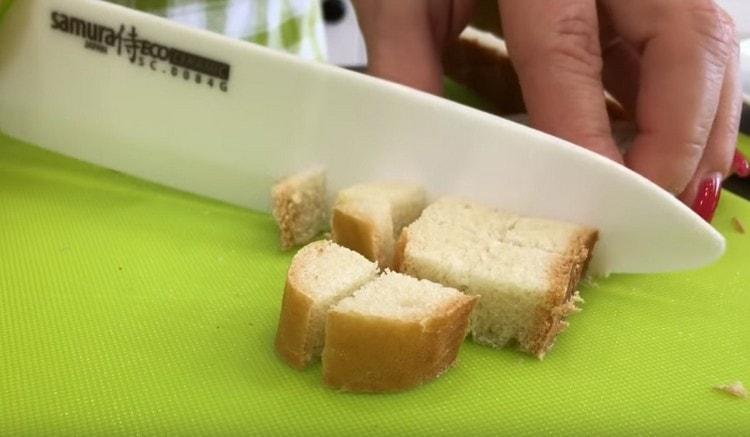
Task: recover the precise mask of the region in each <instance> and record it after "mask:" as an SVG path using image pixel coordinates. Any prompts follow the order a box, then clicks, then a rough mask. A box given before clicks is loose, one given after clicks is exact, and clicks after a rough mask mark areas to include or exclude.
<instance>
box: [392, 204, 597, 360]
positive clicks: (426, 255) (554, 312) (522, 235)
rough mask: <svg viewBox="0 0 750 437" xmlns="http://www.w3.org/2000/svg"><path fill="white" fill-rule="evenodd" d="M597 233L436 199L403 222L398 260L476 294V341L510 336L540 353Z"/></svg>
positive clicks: (558, 324) (567, 305) (415, 272)
mask: <svg viewBox="0 0 750 437" xmlns="http://www.w3.org/2000/svg"><path fill="white" fill-rule="evenodd" d="M595 241H596V233H595V232H594V231H592V230H588V229H587V228H584V227H581V226H576V225H571V224H567V223H563V222H552V221H549V220H540V219H526V218H520V217H517V216H514V215H511V214H505V213H501V212H496V211H494V210H492V209H490V208H487V207H485V206H482V205H479V204H476V203H473V202H469V201H461V200H456V199H441V200H438V201H437V202H435V203H434V204H432V205H430V206H429V207H427V209H425V210H424V212H423V213H422V215H421V216H420V218H419V219H418V220H417V221H415V222H414V223H412V224H411V225H409V226H408V227H406V228H405V229H404V230H403V232H402V234H401V238H400V239H399V244H398V248H397V251H396V254H397V255H396V257H397V268H398V269H399V271H401V272H404V273H406V274H409V275H412V276H415V277H418V278H424V279H429V280H431V281H435V282H439V283H441V284H444V285H446V286H449V287H454V288H456V289H458V290H461V291H463V292H465V293H466V294H468V295H472V296H481V300H480V301H479V303H478V304H477V308H476V310H475V311H474V313H473V315H472V319H471V332H472V336H473V338H474V340H475V341H476V342H478V343H481V344H486V345H490V346H493V347H503V346H505V345H506V344H508V343H509V342H511V341H513V340H515V341H517V342H518V344H519V347H520V349H521V350H523V351H526V352H529V353H531V354H534V355H536V356H537V357H539V358H542V357H543V356H544V354H545V353H546V352H547V351H548V350H549V348H550V347H551V346H552V344H553V343H554V340H555V337H556V336H557V334H558V333H559V332H560V331H562V330H563V329H564V328H565V327H566V326H567V322H566V321H565V317H566V316H567V315H568V314H570V313H571V312H573V311H575V310H576V307H575V304H576V303H577V302H578V301H580V298H578V295H577V293H576V291H575V290H576V288H577V286H578V282H579V281H580V278H581V275H582V273H583V270H584V266H585V265H586V263H587V262H588V259H589V257H590V253H591V249H592V248H593V244H594V242H595ZM587 244H590V246H586V245H587ZM584 256H585V257H584ZM582 257H584V258H582Z"/></svg>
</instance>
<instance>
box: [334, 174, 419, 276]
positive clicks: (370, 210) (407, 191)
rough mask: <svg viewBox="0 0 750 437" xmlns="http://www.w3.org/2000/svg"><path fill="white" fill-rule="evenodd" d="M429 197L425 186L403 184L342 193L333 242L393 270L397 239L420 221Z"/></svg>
mask: <svg viewBox="0 0 750 437" xmlns="http://www.w3.org/2000/svg"><path fill="white" fill-rule="evenodd" d="M426 197H427V196H426V194H425V191H424V189H423V188H422V187H421V186H419V185H415V184H407V183H400V182H374V183H368V184H358V185H354V186H352V187H350V188H347V189H345V190H342V191H341V192H339V194H338V196H337V198H336V202H335V204H334V207H333V214H332V219H331V229H332V238H333V241H335V242H336V243H338V244H341V245H342V246H345V247H348V248H350V249H352V250H356V251H357V252H359V253H361V254H362V255H364V256H365V257H367V258H368V259H370V260H372V261H376V262H377V263H378V264H379V265H380V267H381V268H389V267H391V266H392V265H393V250H394V244H395V240H396V238H397V237H398V235H399V234H400V233H401V229H403V227H404V226H406V225H408V224H409V223H411V222H413V221H414V220H416V219H417V217H419V214H420V213H421V212H422V210H423V209H424V207H425V205H426V203H427V199H426Z"/></svg>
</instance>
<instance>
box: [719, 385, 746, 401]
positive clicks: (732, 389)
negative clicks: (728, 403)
mask: <svg viewBox="0 0 750 437" xmlns="http://www.w3.org/2000/svg"><path fill="white" fill-rule="evenodd" d="M714 389H716V390H719V391H723V392H724V393H728V394H730V395H732V396H734V397H737V398H742V399H745V398H747V389H746V388H745V386H744V385H742V382H741V381H735V382H733V383H731V384H721V385H716V386H714Z"/></svg>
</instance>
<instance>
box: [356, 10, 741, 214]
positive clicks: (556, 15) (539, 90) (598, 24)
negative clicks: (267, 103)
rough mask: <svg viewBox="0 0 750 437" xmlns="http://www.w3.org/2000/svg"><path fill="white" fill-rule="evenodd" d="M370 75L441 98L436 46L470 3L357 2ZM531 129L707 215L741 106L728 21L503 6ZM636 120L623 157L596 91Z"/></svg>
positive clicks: (700, 15)
mask: <svg viewBox="0 0 750 437" xmlns="http://www.w3.org/2000/svg"><path fill="white" fill-rule="evenodd" d="M355 6H356V7H357V13H358V17H359V22H360V26H361V28H362V32H363V34H364V36H365V40H366V42H367V46H368V58H369V60H370V64H369V70H370V72H371V73H372V74H374V75H377V76H380V77H383V78H386V79H390V80H394V81H397V82H400V83H403V84H406V85H410V86H413V87H416V88H419V89H422V90H424V91H428V92H432V93H436V94H438V93H440V90H441V87H442V74H443V72H442V65H441V63H440V60H441V54H442V51H443V50H444V49H445V48H446V47H447V46H448V45H449V43H450V42H451V41H452V40H453V39H455V38H456V37H457V36H458V34H459V33H460V32H461V30H463V28H464V27H465V26H466V24H467V23H468V21H469V19H470V18H471V13H472V10H473V6H474V2H473V1H471V0H432V1H408V2H396V1H388V0H386V1H378V0H358V1H356V2H355ZM500 12H501V14H500V15H501V18H502V24H503V31H504V36H505V38H506V42H507V44H508V50H509V54H510V57H511V60H512V62H513V65H514V67H515V68H516V71H517V73H518V77H519V81H520V85H521V89H522V91H523V96H524V101H525V103H526V108H527V110H528V112H529V116H530V119H531V122H532V125H533V126H534V127H536V128H538V129H541V130H544V131H546V132H549V133H551V134H553V135H556V136H559V137H561V138H564V139H566V140H569V141H571V142H573V143H576V144H579V145H581V146H584V147H586V148H588V149H590V150H593V151H595V152H597V153H600V154H602V155H604V156H607V157H609V158H611V159H613V160H615V161H617V162H621V163H624V164H625V165H627V166H628V167H630V168H631V169H633V170H635V171H637V172H639V173H641V174H642V175H644V176H646V177H647V178H649V179H651V180H652V181H654V182H655V183H657V184H659V185H660V186H662V187H663V188H665V189H666V190H668V191H670V192H671V193H673V194H675V195H677V196H678V197H679V198H680V200H682V201H683V202H685V203H686V204H688V205H691V206H692V207H693V209H694V210H695V211H696V212H697V213H699V214H700V215H701V216H702V217H704V218H705V219H706V220H710V219H711V217H712V216H713V212H714V210H715V208H716V205H717V204H718V198H719V193H720V186H721V181H722V180H723V178H724V177H726V176H727V175H728V173H729V172H730V168H731V166H732V162H733V157H735V159H734V166H735V169H736V170H740V168H743V166H744V169H745V170H747V161H745V160H744V158H743V157H742V156H741V155H737V156H735V155H734V153H735V143H736V139H737V127H738V124H739V114H740V107H741V91H740V80H739V72H738V70H739V66H738V46H737V41H736V37H735V34H734V25H733V22H732V20H731V18H730V17H729V16H728V15H727V14H726V13H725V12H724V11H723V10H721V9H720V8H719V7H718V6H717V5H716V4H715V3H713V2H712V1H709V0H631V1H627V2H624V1H621V0H602V1H600V2H598V3H597V2H595V1H594V0H546V1H542V0H529V1H512V0H506V1H501V2H500ZM605 89H606V90H607V91H609V92H610V93H611V94H612V95H613V96H614V97H615V98H617V100H618V101H619V102H620V103H621V104H622V106H623V108H624V109H625V110H626V111H627V112H628V113H629V114H630V115H631V116H632V118H633V119H634V121H635V123H636V126H637V130H638V134H637V136H636V137H635V139H634V141H633V144H632V146H631V148H630V149H629V150H628V152H627V153H626V154H625V155H624V156H623V155H621V154H620V152H619V151H618V149H617V147H616V145H615V142H614V140H613V139H612V134H611V129H610V123H609V118H608V115H607V111H606V104H605V99H604V90H605Z"/></svg>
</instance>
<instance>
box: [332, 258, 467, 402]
mask: <svg viewBox="0 0 750 437" xmlns="http://www.w3.org/2000/svg"><path fill="white" fill-rule="evenodd" d="M475 303H476V297H469V296H466V295H464V294H462V293H460V292H459V291H457V290H454V289H451V288H448V287H445V286H442V285H440V284H436V283H433V282H430V281H426V280H418V279H415V278H412V277H409V276H406V275H401V274H398V273H395V272H385V273H384V274H382V275H381V276H380V277H378V278H377V279H375V280H373V281H372V282H369V283H367V284H366V285H364V286H363V287H362V288H360V289H359V290H357V291H356V292H355V293H354V294H353V295H352V296H351V297H348V298H346V299H344V300H342V301H341V302H339V303H338V304H337V305H335V306H334V307H333V308H331V310H330V311H329V312H328V319H327V322H326V342H325V348H324V350H323V374H324V381H325V383H326V384H327V385H329V386H331V387H333V388H337V389H339V390H344V391H356V392H387V391H399V390H404V389H407V388H411V387H415V386H418V385H420V384H422V383H424V382H427V381H429V380H432V379H434V378H437V377H438V376H440V375H441V374H443V373H444V372H445V371H446V370H448V369H449V368H450V367H451V366H452V365H454V364H455V362H456V358H457V356H458V352H459V349H460V347H461V344H462V343H463V340H464V338H465V336H466V333H467V329H468V324H469V314H470V313H471V310H472V308H473V307H474V305H475Z"/></svg>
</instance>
